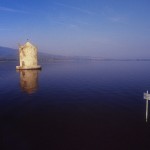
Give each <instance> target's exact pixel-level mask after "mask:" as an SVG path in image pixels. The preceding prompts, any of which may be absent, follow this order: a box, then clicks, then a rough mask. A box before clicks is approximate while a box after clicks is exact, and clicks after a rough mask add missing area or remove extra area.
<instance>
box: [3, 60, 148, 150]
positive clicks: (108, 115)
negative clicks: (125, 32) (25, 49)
mask: <svg viewBox="0 0 150 150" xmlns="http://www.w3.org/2000/svg"><path fill="white" fill-rule="evenodd" d="M16 65H17V62H0V118H1V123H0V138H1V139H0V141H1V142H0V143H1V144H0V146H1V149H6V150H9V149H16V150H38V149H39V150H42V149H43V150H50V149H59V150H66V149H69V150H80V149H81V150H87V149H91V150H97V149H98V150H99V149H102V150H103V149H104V150H107V149H111V150H115V149H120V150H122V149H142V150H149V149H150V144H149V142H150V117H149V118H148V117H147V122H146V100H144V99H143V92H146V90H149V91H150V69H149V68H150V67H149V66H150V62H149V61H145V62H144V61H143V62H142V61H139V62H138V61H137V62H136V61H133V62H132V61H130V62H128V61H122V62H121V61H118V62H117V61H116V62H115V61H114V62H113V61H108V62H107V61H98V62H91V61H83V62H82V61H79V62H55V63H43V64H42V67H43V68H42V70H41V71H36V70H35V71H21V72H17V71H16V70H15V66H16Z"/></svg>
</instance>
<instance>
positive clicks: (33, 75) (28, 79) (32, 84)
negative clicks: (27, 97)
mask: <svg viewBox="0 0 150 150" xmlns="http://www.w3.org/2000/svg"><path fill="white" fill-rule="evenodd" d="M19 72H20V86H21V89H22V90H23V91H24V92H26V93H28V94H32V93H35V92H36V90H37V89H38V73H39V70H19Z"/></svg>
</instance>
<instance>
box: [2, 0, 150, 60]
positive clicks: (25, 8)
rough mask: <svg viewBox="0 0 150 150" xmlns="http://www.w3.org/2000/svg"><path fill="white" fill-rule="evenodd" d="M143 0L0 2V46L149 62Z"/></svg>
mask: <svg viewBox="0 0 150 150" xmlns="http://www.w3.org/2000/svg"><path fill="white" fill-rule="evenodd" d="M149 6H150V1H149V0H0V20H1V21H0V46H7V47H12V48H18V43H20V44H24V43H25V42H26V39H30V41H31V42H32V43H34V44H35V45H37V46H38V48H39V50H40V51H43V52H49V53H51V54H59V55H71V56H98V57H105V58H150V9H149Z"/></svg>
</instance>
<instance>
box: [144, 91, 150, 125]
mask: <svg viewBox="0 0 150 150" xmlns="http://www.w3.org/2000/svg"><path fill="white" fill-rule="evenodd" d="M144 99H146V122H147V121H148V101H149V100H150V94H148V91H147V92H146V93H144Z"/></svg>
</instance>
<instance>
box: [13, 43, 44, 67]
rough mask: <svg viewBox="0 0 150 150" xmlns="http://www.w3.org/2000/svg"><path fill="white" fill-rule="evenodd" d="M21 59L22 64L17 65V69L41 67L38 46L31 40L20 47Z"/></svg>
mask: <svg viewBox="0 0 150 150" xmlns="http://www.w3.org/2000/svg"><path fill="white" fill-rule="evenodd" d="M19 60H20V66H16V69H19V70H22V69H41V66H39V65H38V56H37V48H36V47H35V46H33V45H32V44H31V43H30V42H26V44H25V45H23V46H20V47H19Z"/></svg>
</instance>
